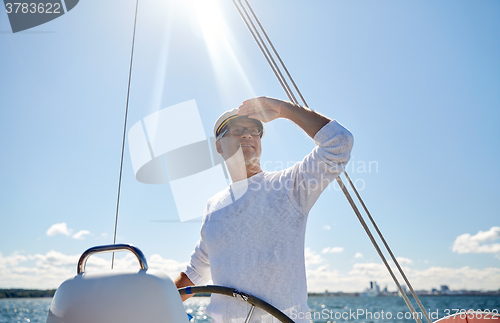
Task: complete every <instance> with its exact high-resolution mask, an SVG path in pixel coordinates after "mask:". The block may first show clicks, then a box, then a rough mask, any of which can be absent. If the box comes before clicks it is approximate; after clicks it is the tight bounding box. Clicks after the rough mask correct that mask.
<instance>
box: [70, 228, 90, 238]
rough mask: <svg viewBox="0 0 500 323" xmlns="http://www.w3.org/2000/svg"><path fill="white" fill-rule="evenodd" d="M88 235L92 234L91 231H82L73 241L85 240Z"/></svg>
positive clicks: (76, 234) (74, 236) (75, 235)
mask: <svg viewBox="0 0 500 323" xmlns="http://www.w3.org/2000/svg"><path fill="white" fill-rule="evenodd" d="M87 234H90V231H89V230H80V231H78V232H77V233H75V234H74V235H73V239H77V240H84V239H85V236H86V235H87Z"/></svg>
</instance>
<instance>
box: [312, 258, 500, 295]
mask: <svg viewBox="0 0 500 323" xmlns="http://www.w3.org/2000/svg"><path fill="white" fill-rule="evenodd" d="M392 267H393V266H392ZM392 269H393V271H397V269H396V268H392ZM306 273H307V286H308V291H310V292H323V291H325V290H329V291H344V292H360V291H362V290H364V289H365V288H366V287H368V284H369V282H370V281H376V282H377V284H379V286H381V287H385V286H388V289H389V290H390V291H395V290H396V286H395V284H394V281H393V280H392V278H391V276H390V275H389V273H388V271H387V269H386V268H385V265H383V264H382V263H356V264H354V265H353V267H352V269H351V270H350V271H349V272H348V273H347V274H345V273H341V272H340V271H338V270H336V269H330V267H329V266H328V265H321V266H319V267H318V268H310V267H308V268H307V269H306ZM405 274H406V275H407V277H408V279H409V280H410V283H411V284H412V286H413V288H414V289H416V290H420V289H426V290H430V289H432V288H439V286H441V285H448V286H449V287H450V289H452V290H458V289H462V288H464V286H466V287H467V289H475V290H480V289H483V290H497V289H499V288H500V268H493V267H490V268H483V269H475V268H470V267H468V266H467V267H462V268H447V267H430V268H427V269H422V270H416V269H411V268H405ZM401 282H402V281H401V279H400V283H401Z"/></svg>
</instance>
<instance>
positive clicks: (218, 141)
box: [215, 140, 223, 155]
mask: <svg viewBox="0 0 500 323" xmlns="http://www.w3.org/2000/svg"><path fill="white" fill-rule="evenodd" d="M215 148H217V152H218V153H219V154H221V155H222V153H223V151H222V146H221V144H220V140H217V141H216V142H215Z"/></svg>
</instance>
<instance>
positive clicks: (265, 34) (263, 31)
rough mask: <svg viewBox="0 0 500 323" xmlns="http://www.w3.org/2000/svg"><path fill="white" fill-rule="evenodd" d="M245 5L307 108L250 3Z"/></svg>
mask: <svg viewBox="0 0 500 323" xmlns="http://www.w3.org/2000/svg"><path fill="white" fill-rule="evenodd" d="M240 2H241V0H240ZM245 3H246V4H247V6H248V9H250V12H251V13H252V16H253V17H254V19H255V21H256V22H257V24H258V25H259V27H260V29H261V30H262V33H263V34H264V36H265V37H266V39H267V42H268V43H269V45H270V46H271V48H272V50H273V52H274V54H275V55H276V58H278V60H279V62H280V64H281V66H282V67H283V70H284V71H285V73H286V75H288V78H289V79H290V81H291V82H292V85H293V87H294V88H295V91H297V93H298V94H299V96H300V99H301V100H302V103H303V104H304V106H305V107H308V108H309V105H307V103H306V100H305V99H304V97H303V96H302V93H301V92H300V90H299V87H298V86H297V84H295V81H294V80H293V78H292V75H291V74H290V73H289V72H288V69H287V68H286V66H285V63H283V60H282V59H281V56H280V55H279V54H278V51H277V50H276V48H274V45H273V42H272V41H271V39H270V38H269V36H267V33H266V31H265V30H264V27H263V26H262V24H261V23H260V20H259V18H257V15H256V14H255V12H254V11H253V9H252V6H251V5H250V3H249V2H248V1H247V0H245ZM296 103H297V104H298V102H296ZM309 109H311V108H309Z"/></svg>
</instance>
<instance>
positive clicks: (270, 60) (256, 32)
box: [232, 0, 432, 323]
mask: <svg viewBox="0 0 500 323" xmlns="http://www.w3.org/2000/svg"><path fill="white" fill-rule="evenodd" d="M232 1H233V4H234V5H235V7H236V9H237V10H238V13H239V14H240V16H241V18H242V19H243V21H244V23H245V25H246V26H247V28H248V30H249V31H250V33H251V34H252V36H253V38H254V40H255V42H256V43H257V45H258V46H259V48H260V50H261V52H262V54H264V57H265V58H266V60H267V62H268V64H269V65H270V67H271V69H272V70H273V72H274V74H275V76H276V78H277V79H278V81H279V82H280V84H281V86H282V88H283V90H284V91H285V93H286V95H287V96H288V98H289V100H290V101H291V102H293V103H294V104H297V105H299V103H298V101H297V99H296V98H295V96H294V95H293V91H292V90H291V89H290V86H289V85H288V83H287V81H286V79H285V78H284V77H283V74H282V73H281V72H280V67H279V66H278V65H277V64H276V61H275V60H274V59H273V58H272V55H271V53H270V52H269V49H268V48H267V45H266V43H265V42H264V41H263V40H262V37H261V36H260V33H259V30H258V29H257V28H256V27H255V24H254V23H253V22H252V19H251V18H250V16H249V15H248V12H247V11H246V9H245V7H244V5H243V3H242V1H241V0H238V1H239V3H240V6H241V9H240V7H239V6H238V4H237V3H236V1H235V0H232ZM244 1H245V3H246V5H247V7H248V8H249V10H250V12H251V13H252V16H253V17H254V19H255V20H256V22H257V24H258V25H259V27H260V29H261V30H262V32H263V34H264V35H265V38H266V40H267V42H268V43H269V45H270V46H271V48H272V50H273V52H274V53H275V55H276V57H277V59H278V60H279V62H280V64H281V66H282V67H283V69H284V70H285V73H286V74H287V76H288V78H289V79H290V81H291V82H292V84H293V87H294V88H295V90H296V91H297V93H298V95H299V96H300V98H301V100H302V102H303V104H304V106H305V107H307V108H308V109H310V108H309V107H308V106H307V103H306V102H305V100H304V97H303V96H302V94H301V92H300V90H299V89H298V86H297V85H296V83H295V82H294V80H293V78H292V76H291V75H290V73H289V72H288V69H287V68H286V66H285V64H284V63H283V61H282V59H281V57H280V56H279V54H278V52H277V50H276V48H275V47H274V45H273V44H272V42H271V40H270V38H269V36H268V35H267V33H266V32H265V30H264V27H263V26H262V24H261V23H260V21H259V20H258V18H257V15H256V14H255V12H254V11H253V9H252V7H251V5H250V3H249V2H248V1H247V0H244ZM243 12H245V15H244V14H243ZM252 28H253V29H252ZM256 35H257V36H256ZM259 40H260V41H259ZM278 75H279V76H278ZM343 173H344V176H346V178H347V180H348V181H349V184H350V185H351V188H352V189H353V190H354V192H355V194H356V197H357V198H358V199H359V201H360V202H361V204H362V206H363V209H364V210H365V212H366V213H367V215H368V217H369V219H370V221H371V223H372V225H373V226H374V228H375V230H376V231H377V233H378V235H379V237H380V239H381V240H382V242H383V243H384V246H385V247H386V249H387V251H388V252H389V254H390V255H391V258H392V260H393V261H394V263H395V264H396V266H397V268H398V270H399V272H400V274H401V275H402V277H403V279H404V281H405V282H406V284H407V285H408V287H409V289H410V291H411V294H412V295H413V297H414V298H415V300H416V301H417V303H418V305H419V307H420V309H421V310H422V312H423V313H424V315H425V318H426V319H427V321H428V322H429V323H432V321H431V320H430V318H429V315H428V314H427V311H426V310H425V308H424V307H423V305H422V303H421V302H420V299H419V298H418V296H417V294H416V293H415V291H414V290H413V287H412V286H411V284H410V282H409V280H408V278H407V277H406V275H405V274H404V272H403V269H402V268H401V266H400V265H399V263H398V261H397V259H396V257H395V256H394V254H393V253H392V251H391V249H390V247H389V245H388V244H387V242H386V240H385V239H384V237H383V235H382V232H381V231H380V230H379V229H378V226H377V225H376V223H375V221H374V220H373V218H372V216H371V214H370V213H369V211H368V208H367V207H366V205H365V203H364V202H363V200H362V199H361V196H360V195H359V193H358V191H357V190H356V188H355V187H354V185H353V183H352V181H351V179H350V178H349V176H348V175H347V172H346V171H345V170H344V172H343ZM337 182H338V184H339V186H340V187H341V189H342V191H343V193H344V195H345V196H346V198H347V200H348V202H349V204H350V205H351V207H352V209H353V210H354V213H355V214H356V216H357V217H358V220H359V221H360V223H361V225H362V226H363V228H364V229H365V231H366V233H367V235H368V237H369V238H370V240H371V242H372V244H373V246H374V247H375V249H376V250H377V253H378V254H379V256H380V258H381V259H382V261H383V263H384V265H385V266H386V268H387V270H388V271H389V274H390V275H391V277H392V279H393V280H394V282H395V283H396V286H397V288H398V290H399V292H400V293H401V296H402V297H403V299H404V301H405V303H406V305H407V306H408V308H409V309H410V311H411V312H412V313H416V311H415V308H414V307H413V305H412V304H411V302H410V300H409V299H408V297H407V295H406V293H405V292H404V291H403V289H402V287H401V285H400V284H399V281H398V279H397V278H396V276H395V275H394V272H393V271H392V269H391V267H390V265H389V264H388V262H387V260H386V258H385V256H384V254H383V253H382V251H381V250H380V247H379V246H378V244H377V242H376V240H375V238H374V237H373V235H372V233H371V231H370V228H369V227H368V226H367V224H366V222H365V221H364V219H363V216H362V215H361V213H360V212H359V209H358V208H357V206H356V203H355V202H354V200H353V199H352V197H351V195H350V193H349V191H348V190H347V188H346V186H345V185H344V183H343V181H342V179H341V178H340V176H339V177H337ZM413 317H414V319H415V320H416V321H417V323H422V321H421V320H420V319H419V317H418V315H413Z"/></svg>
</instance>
